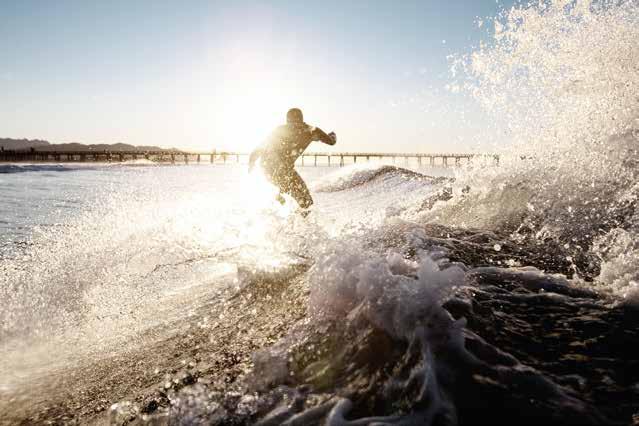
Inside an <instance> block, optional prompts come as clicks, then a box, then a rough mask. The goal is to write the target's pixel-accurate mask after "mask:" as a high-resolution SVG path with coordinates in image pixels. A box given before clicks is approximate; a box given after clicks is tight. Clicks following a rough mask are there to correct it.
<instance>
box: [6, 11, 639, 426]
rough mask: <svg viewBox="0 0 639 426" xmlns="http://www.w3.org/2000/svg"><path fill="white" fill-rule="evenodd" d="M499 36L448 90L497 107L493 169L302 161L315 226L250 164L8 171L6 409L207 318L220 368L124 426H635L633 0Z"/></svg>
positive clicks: (198, 354) (117, 416) (457, 65)
mask: <svg viewBox="0 0 639 426" xmlns="http://www.w3.org/2000/svg"><path fill="white" fill-rule="evenodd" d="M492 22H493V24H494V27H495V32H494V34H493V35H492V37H493V38H492V40H490V42H489V43H485V44H482V45H481V46H479V47H478V48H476V49H472V50H471V51H470V52H468V53H462V54H460V55H458V56H456V57H454V58H452V61H453V62H452V67H453V71H454V76H453V78H452V80H451V85H450V87H451V89H452V90H455V91H459V92H462V93H465V94H467V95H468V96H471V97H474V98H475V99H476V100H477V101H478V102H479V103H480V104H481V105H483V106H484V107H485V108H486V109H487V111H488V112H489V113H492V114H494V115H493V117H494V121H493V122H491V123H492V127H491V128H490V129H489V130H488V132H494V134H495V135H497V134H498V135H506V136H507V139H508V140H509V143H504V144H503V145H502V146H500V147H499V154H500V164H499V165H498V166H495V165H494V164H492V163H490V164H488V163H487V164H482V163H481V162H475V163H474V164H472V165H470V166H468V167H464V168H462V169H456V170H455V171H454V173H452V174H450V173H449V174H447V175H446V176H443V177H442V176H436V175H438V173H437V172H436V171H435V170H428V169H424V170H417V171H415V170H408V169H405V168H397V167H390V166H385V165H378V164H373V165H368V166H365V165H359V166H357V167H355V166H353V167H345V168H342V169H337V168H331V169H329V168H303V169H301V173H302V175H303V176H304V177H305V178H306V179H307V180H308V182H309V183H310V186H311V189H312V193H313V196H314V198H315V201H316V205H315V206H314V209H313V212H312V213H311V215H310V216H309V217H307V218H302V217H300V216H299V215H298V214H296V213H295V209H294V208H293V207H291V205H290V203H289V204H288V205H287V206H284V207H282V206H279V205H278V204H277V203H275V202H274V201H273V195H274V193H273V189H272V188H270V187H269V186H268V185H266V184H265V183H264V180H263V179H260V177H259V175H257V174H256V175H249V174H248V173H246V170H245V169H244V168H242V167H230V166H229V167H211V166H208V165H207V166H204V165H203V166H153V165H148V164H139V165H125V166H108V165H100V166H97V167H94V166H85V167H81V168H75V167H71V168H70V169H67V168H66V167H64V166H46V167H37V166H27V167H25V166H18V165H11V166H6V169H5V170H6V171H8V173H4V174H0V191H1V192H2V193H1V195H3V200H7V202H6V203H3V205H2V207H0V209H2V210H1V212H2V217H3V219H2V226H3V228H2V236H1V237H0V238H2V252H1V255H2V261H1V263H0V308H1V310H0V324H1V325H0V327H1V328H0V342H2V346H1V347H0V351H2V353H1V354H0V355H2V359H3V363H2V365H0V378H1V379H2V380H1V381H0V404H2V406H0V408H4V409H5V411H6V412H11V410H16V411H15V412H17V409H15V407H16V404H17V402H16V401H17V399H16V398H17V396H19V395H22V394H27V395H29V393H28V388H29V386H32V385H33V384H34V383H36V382H37V381H38V380H42V379H43V378H45V379H46V377H47V376H48V375H50V374H52V372H53V371H56V370H63V371H66V370H64V369H65V368H69V366H73V365H76V364H77V365H80V364H83V363H91V362H93V363H99V362H101V361H100V360H102V359H104V358H105V357H108V356H110V355H112V354H115V353H122V352H124V353H127V351H130V350H132V348H133V347H144V346H148V345H151V343H152V342H154V341H157V340H162V339H163V338H164V337H166V336H167V335H169V334H174V333H176V332H177V331H176V329H177V328H179V325H180V324H183V323H184V322H185V321H187V319H186V318H190V317H193V318H197V328H198V330H199V331H197V333H196V332H195V331H193V330H192V329H191V328H190V329H189V331H187V332H185V333H186V334H187V335H188V336H190V335H191V334H193V335H195V334H198V333H199V335H203V336H206V337H208V339H207V340H208V341H209V346H206V347H205V348H204V347H200V346H197V347H193V348H188V351H191V352H193V353H194V354H192V355H189V356H192V358H193V360H194V361H193V362H194V363H195V364H197V363H203V361H197V360H198V359H201V358H206V357H207V356H209V355H211V353H216V354H217V353H218V352H220V353H222V355H224V356H222V357H221V358H219V357H218V358H216V357H215V356H212V357H211V359H212V361H210V363H211V364H209V366H208V367H206V368H204V367H203V369H202V372H201V373H199V374H200V376H198V379H197V380H189V381H183V380H182V379H183V378H184V377H193V376H184V377H182V378H180V379H179V380H178V374H180V373H179V372H173V373H170V374H169V375H167V376H166V383H165V384H163V389H162V391H161V392H159V393H157V394H156V395H155V396H154V397H153V398H155V399H153V401H154V402H153V404H150V403H149V402H148V399H145V398H146V396H144V397H139V398H136V397H135V395H133V396H132V397H131V398H129V399H127V400H123V401H120V402H119V403H117V404H114V405H113V406H111V407H110V409H109V410H108V411H109V416H110V417H109V418H110V419H111V421H112V422H113V423H114V424H121V423H123V422H126V421H128V420H130V419H137V420H138V421H140V422H155V421H157V422H162V421H164V422H171V423H172V424H198V423H201V424H229V423H232V424H253V423H258V422H261V424H329V425H359V424H420V425H456V424H631V423H632V422H633V416H636V415H637V413H639V404H638V403H637V401H639V373H637V372H638V371H639V355H638V353H637V351H636V348H637V345H638V344H639V333H638V332H637V321H639V308H638V306H639V246H638V245H637V241H639V238H638V236H639V233H638V232H639V220H638V219H639V216H638V214H637V209H636V207H637V196H638V195H639V186H638V185H637V170H638V169H637V164H638V160H639V156H638V149H639V137H638V133H637V132H638V130H639V121H638V120H639V104H638V103H637V93H638V91H639V69H638V68H637V67H636V64H637V61H638V60H639V43H637V40H639V5H638V4H637V3H636V2H635V1H622V2H599V1H598V2H594V1H573V2H566V1H547V2H540V3H536V4H531V5H522V6H518V7H515V8H513V9H509V10H505V11H504V12H503V13H502V14H501V15H500V16H498V17H496V18H495V19H494V20H493V21H492ZM3 167H4V166H3ZM218 302H219V303H218ZM296 310H297V311H296ZM202 311H204V312H206V313H207V314H206V316H204V317H199V316H198V315H202V313H201V312H202ZM291 311H296V312H299V314H298V316H297V317H295V316H291V314H290V312H291ZM271 324H277V325H278V326H281V333H280V334H278V335H277V336H276V337H273V336H274V334H269V332H268V331H265V329H267V328H268V327H269V326H270V325H271ZM224 330H232V331H234V332H233V333H230V334H231V335H232V336H236V335H237V336H239V335H242V336H246V337H245V340H242V339H240V338H239V337H237V338H236V337H233V338H232V339H231V340H230V341H229V340H224V339H226V337H225V336H226V335H225V334H224V333H225V332H224ZM187 341H188V339H187ZM217 342H226V343H224V344H227V345H229V348H230V349H229V350H232V352H233V353H232V356H231V355H228V353H226V352H225V351H224V350H222V349H220V348H219V347H218V346H220V345H222V343H220V344H218V343H217ZM255 342H261V343H260V344H257V343H255ZM223 349H224V348H223ZM191 352H189V353H191ZM227 352H228V351H227ZM52 353H53V354H55V356H52V355H51V354H52ZM149 356H150V354H149ZM216 356H217V355H216ZM242 360H244V361H242ZM247 360H249V361H247ZM211 365H213V367H211ZM185 368H186V367H185ZM133 372H134V369H132V370H130V373H131V374H133ZM114 374H115V372H114ZM167 374H168V373H167ZM180 377H181V376H180ZM160 380H162V379H160ZM89 382H90V381H89ZM18 399H19V398H18ZM29 402H30V400H29V399H28V398H27V400H26V404H27V405H28V404H29ZM110 402H113V401H110ZM21 404H22V405H21V407H23V406H24V404H25V401H24V400H22V402H21ZM40 418H42V417H40ZM45 418H46V415H45Z"/></svg>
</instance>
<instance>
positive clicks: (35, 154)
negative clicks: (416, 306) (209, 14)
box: [0, 150, 499, 167]
mask: <svg viewBox="0 0 639 426" xmlns="http://www.w3.org/2000/svg"><path fill="white" fill-rule="evenodd" d="M248 157H249V154H248V153H244V152H226V151H219V152H218V151H212V152H182V151H63V152H56V151H37V150H13V151H11V150H0V162H4V163H15V162H28V163H40V162H43V163H44V162H46V163H51V162H54V163H57V162H60V163H92V162H107V163H111V162H125V161H136V160H148V161H152V162H155V163H162V164H191V163H195V164H199V163H208V164H245V163H247V162H248ZM475 158H489V159H492V160H493V161H494V163H495V164H498V163H499V156H497V155H492V154H452V153H437V154H421V153H388V152H331V153H329V152H307V153H304V154H303V155H302V156H301V157H300V158H299V159H298V160H297V163H296V164H297V165H299V166H314V167H321V166H346V165H350V164H359V163H368V162H379V163H385V164H397V165H398V166H402V165H404V166H416V167H422V166H423V167H459V166H461V165H462V164H468V163H470V162H472V161H473V159H475Z"/></svg>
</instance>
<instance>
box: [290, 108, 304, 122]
mask: <svg viewBox="0 0 639 426" xmlns="http://www.w3.org/2000/svg"><path fill="white" fill-rule="evenodd" d="M286 122H287V123H303V122H304V116H303V115H302V110H301V109H299V108H291V109H289V110H288V112H287V113H286Z"/></svg>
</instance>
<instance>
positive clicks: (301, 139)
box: [249, 123, 335, 209]
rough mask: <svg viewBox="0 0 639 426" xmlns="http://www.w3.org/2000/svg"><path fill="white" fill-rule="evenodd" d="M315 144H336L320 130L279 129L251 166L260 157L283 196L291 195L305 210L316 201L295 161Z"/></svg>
mask: <svg viewBox="0 0 639 426" xmlns="http://www.w3.org/2000/svg"><path fill="white" fill-rule="evenodd" d="M313 141H321V142H324V143H325V144H328V145H335V139H333V138H331V137H330V136H329V135H327V134H326V133H324V131H322V130H321V129H319V128H317V127H313V126H309V125H308V124H306V123H288V124H285V125H283V126H279V127H277V128H276V129H275V130H274V131H273V132H272V133H271V135H270V136H269V137H268V139H266V141H264V143H263V144H262V145H261V146H260V147H259V148H257V149H256V150H255V151H253V153H251V157H250V159H249V164H250V165H251V166H252V165H253V164H254V163H255V161H256V160H257V158H258V157H259V158H261V164H262V168H263V169H264V172H265V173H266V176H267V178H268V179H269V180H270V181H271V182H272V183H273V184H274V185H275V186H277V187H278V188H279V190H280V193H284V194H289V195H290V196H292V197H293V198H294V199H295V201H297V204H299V205H300V207H301V208H303V209H306V208H308V207H310V206H311V205H312V204H313V198H312V197H311V194H310V192H309V191H308V187H307V186H306V183H304V181H303V180H302V178H301V177H300V175H299V174H298V173H297V172H296V171H295V160H297V159H298V158H299V156H300V155H302V153H303V152H304V150H305V149H306V148H307V147H308V146H309V145H310V143H311V142H313Z"/></svg>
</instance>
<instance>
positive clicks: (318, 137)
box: [313, 127, 337, 145]
mask: <svg viewBox="0 0 639 426" xmlns="http://www.w3.org/2000/svg"><path fill="white" fill-rule="evenodd" d="M313 140H314V141H320V142H323V143H325V144H327V145H335V143H336V142H337V139H336V137H335V133H333V132H331V133H330V134H326V133H325V132H324V131H323V130H322V129H320V128H319V127H316V128H315V130H313Z"/></svg>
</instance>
